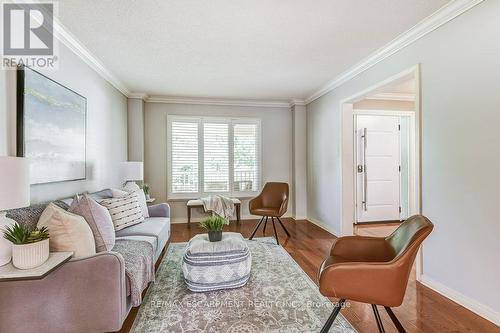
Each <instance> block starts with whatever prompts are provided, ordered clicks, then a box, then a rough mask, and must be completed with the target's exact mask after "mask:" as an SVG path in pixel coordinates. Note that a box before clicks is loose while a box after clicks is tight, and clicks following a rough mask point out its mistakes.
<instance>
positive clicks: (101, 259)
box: [0, 190, 170, 333]
mask: <svg viewBox="0 0 500 333" xmlns="http://www.w3.org/2000/svg"><path fill="white" fill-rule="evenodd" d="M91 196H93V197H94V198H96V199H99V198H106V197H109V196H110V191H109V190H103V191H100V192H97V193H93V194H91ZM63 201H64V202H66V203H69V201H68V199H66V200H63ZM56 204H59V205H61V206H64V203H62V202H61V201H59V202H56ZM46 205H47V204H39V205H33V206H30V207H28V208H23V209H18V210H14V211H9V212H8V213H7V216H9V217H11V218H13V219H15V220H16V221H17V222H19V223H25V224H31V225H33V224H36V221H38V217H39V216H40V215H41V212H42V211H43V209H44V207H45V206H46ZM63 208H66V207H63ZM148 209H149V214H150V217H149V218H147V219H146V220H145V221H144V222H142V223H140V224H137V225H133V226H130V227H128V228H126V229H123V230H120V231H118V232H117V233H116V237H117V239H121V238H125V239H131V240H143V241H148V242H150V243H151V244H153V248H154V252H155V255H154V259H155V262H156V261H157V260H158V258H159V257H160V255H161V253H162V251H163V249H164V248H165V246H166V244H167V242H168V240H169V238H170V207H169V206H168V205H167V204H159V205H154V206H149V207H148ZM23 210H24V211H23ZM131 307H132V306H131V303H130V284H129V281H128V278H127V276H126V274H125V265H124V259H123V256H122V255H121V254H119V253H117V252H113V251H109V252H100V253H97V254H96V255H93V256H90V257H86V258H78V259H72V260H70V261H69V262H67V263H65V264H64V265H63V266H61V267H60V268H59V269H57V270H56V271H54V272H52V273H51V274H49V275H48V276H46V277H45V278H43V279H41V280H31V281H7V282H0V332H10V333H14V332H23V333H26V332H112V331H118V330H119V329H120V328H121V327H122V324H123V321H124V320H125V318H126V317H127V315H128V313H129V311H130V309H131Z"/></svg>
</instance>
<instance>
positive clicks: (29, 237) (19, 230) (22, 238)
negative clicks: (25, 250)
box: [3, 223, 49, 245]
mask: <svg viewBox="0 0 500 333" xmlns="http://www.w3.org/2000/svg"><path fill="white" fill-rule="evenodd" d="M3 237H4V238H5V239H7V240H9V241H11V242H12V243H13V244H16V245H22V244H31V243H36V242H40V241H43V240H44V239H47V238H49V230H48V229H47V227H41V228H30V227H28V226H26V225H24V224H19V223H16V224H14V225H13V226H6V227H5V230H4V232H3Z"/></svg>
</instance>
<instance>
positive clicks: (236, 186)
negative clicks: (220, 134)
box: [233, 122, 260, 192]
mask: <svg viewBox="0 0 500 333" xmlns="http://www.w3.org/2000/svg"><path fill="white" fill-rule="evenodd" d="M259 125H260V124H259V123H257V122H241V123H239V122H233V142H234V144H233V150H234V153H233V154H234V158H233V160H234V162H233V163H234V166H233V173H234V174H233V177H234V178H233V191H234V192H253V191H258V190H259V186H260V184H259V179H260V151H259V149H260V141H259V138H260V126H259Z"/></svg>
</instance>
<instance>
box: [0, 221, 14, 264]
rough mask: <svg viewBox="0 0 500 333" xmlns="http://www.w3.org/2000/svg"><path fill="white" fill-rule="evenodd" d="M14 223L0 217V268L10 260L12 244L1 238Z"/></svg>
mask: <svg viewBox="0 0 500 333" xmlns="http://www.w3.org/2000/svg"><path fill="white" fill-rule="evenodd" d="M14 223H15V221H14V220H11V219H9V218H7V217H5V215H1V216H0V266H3V265H7V264H8V263H9V262H10V259H11V258H12V243H11V242H10V241H8V240H6V239H5V238H4V237H3V233H4V231H5V228H6V227H10V226H12V225H14Z"/></svg>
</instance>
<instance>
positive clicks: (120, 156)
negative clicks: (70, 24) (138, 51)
mask: <svg viewBox="0 0 500 333" xmlns="http://www.w3.org/2000/svg"><path fill="white" fill-rule="evenodd" d="M40 72H41V73H42V74H44V75H46V76H48V77H49V78H51V79H53V80H55V81H57V82H59V83H60V84H62V85H64V86H66V87H68V88H70V89H72V90H74V91H76V92H77V93H79V94H81V95H82V96H85V97H86V98H87V142H86V143H87V146H86V148H87V149H86V156H87V179H86V180H83V181H70V182H60V183H52V184H40V185H32V186H31V201H32V202H33V203H34V202H40V201H46V200H52V199H57V198H61V197H67V196H71V195H74V194H75V193H77V192H83V191H96V190H100V189H103V188H106V187H119V186H120V184H121V179H120V176H119V172H117V170H118V166H119V163H120V162H122V161H126V160H127V98H126V97H125V96H124V95H122V94H121V93H120V92H119V91H118V90H116V89H115V88H114V87H113V86H111V85H110V84H109V83H108V82H107V81H106V80H105V79H103V78H102V77H101V76H100V75H99V74H98V73H96V72H95V71H94V70H93V69H91V68H90V67H89V66H88V65H87V64H86V63H84V62H83V61H82V60H81V59H80V58H79V57H78V56H77V55H75V54H74V53H73V52H71V51H70V50H69V49H67V48H66V47H65V46H64V45H62V44H60V48H59V69H57V70H49V71H40ZM15 74H16V73H15V71H11V70H1V71H0V155H11V156H15V154H16V106H15V105H16V104H15V103H16V88H15V87H16V75H15Z"/></svg>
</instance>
